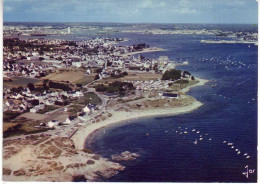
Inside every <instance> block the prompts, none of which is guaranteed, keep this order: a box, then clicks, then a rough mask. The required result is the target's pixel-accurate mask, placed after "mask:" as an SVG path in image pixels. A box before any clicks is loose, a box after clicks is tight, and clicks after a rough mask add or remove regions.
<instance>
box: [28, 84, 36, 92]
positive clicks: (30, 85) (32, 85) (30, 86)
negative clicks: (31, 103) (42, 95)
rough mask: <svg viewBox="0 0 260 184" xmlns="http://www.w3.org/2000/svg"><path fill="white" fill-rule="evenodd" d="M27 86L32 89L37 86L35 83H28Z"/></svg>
mask: <svg viewBox="0 0 260 184" xmlns="http://www.w3.org/2000/svg"><path fill="white" fill-rule="evenodd" d="M27 88H29V90H30V91H34V90H35V86H34V84H33V83H28V84H27Z"/></svg>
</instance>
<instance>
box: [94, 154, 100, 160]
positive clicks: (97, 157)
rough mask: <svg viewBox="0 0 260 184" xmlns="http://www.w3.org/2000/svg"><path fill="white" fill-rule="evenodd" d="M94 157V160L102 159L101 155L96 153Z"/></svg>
mask: <svg viewBox="0 0 260 184" xmlns="http://www.w3.org/2000/svg"><path fill="white" fill-rule="evenodd" d="M92 158H93V159H94V160H99V159H100V156H98V155H94V156H93V157H92Z"/></svg>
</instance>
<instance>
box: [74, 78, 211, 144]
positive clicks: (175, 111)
mask: <svg viewBox="0 0 260 184" xmlns="http://www.w3.org/2000/svg"><path fill="white" fill-rule="evenodd" d="M197 79H198V78H197ZM198 80H199V82H198V83H197V84H194V85H192V86H187V87H186V88H184V89H182V92H187V91H189V90H190V89H191V88H192V87H196V86H202V85H204V84H205V83H206V82H208V80H205V79H198ZM202 105H203V104H202V103H201V102H199V101H197V100H196V99H195V98H194V101H193V102H192V103H190V104H189V105H186V106H181V107H172V108H161V109H148V110H141V111H131V112H123V111H121V112H116V111H113V112H112V111H111V112H110V113H111V114H112V117H110V118H108V119H106V120H104V121H102V122H98V123H92V124H88V125H85V126H83V127H81V128H79V129H78V131H77V132H76V133H75V134H74V135H73V136H72V137H71V139H72V141H73V142H74V145H75V147H76V149H84V148H85V145H86V142H87V141H88V138H89V137H90V135H91V134H92V133H94V132H95V131H97V130H98V129H100V128H103V127H105V126H109V125H112V124H116V123H120V122H125V121H127V120H130V119H137V118H143V117H158V116H169V115H170V116H174V115H179V114H184V113H188V112H191V111H193V110H196V109H198V108H199V107H200V106H202Z"/></svg>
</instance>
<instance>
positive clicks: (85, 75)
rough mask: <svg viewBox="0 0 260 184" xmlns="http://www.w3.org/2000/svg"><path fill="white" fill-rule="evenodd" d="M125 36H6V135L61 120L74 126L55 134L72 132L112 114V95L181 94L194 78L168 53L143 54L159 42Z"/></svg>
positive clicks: (118, 97) (51, 126) (34, 130)
mask: <svg viewBox="0 0 260 184" xmlns="http://www.w3.org/2000/svg"><path fill="white" fill-rule="evenodd" d="M122 41H123V39H121V38H95V39H89V40H84V41H67V40H58V39H56V40H49V39H48V40H47V39H34V38H32V39H26V40H23V39H19V38H5V39H4V64H3V65H4V70H3V75H4V94H3V96H4V122H5V123H4V127H5V128H4V137H8V136H12V135H17V134H18V135H19V134H24V133H26V134H28V133H29V134H30V133H39V132H42V131H50V130H54V129H55V127H56V128H57V127H61V126H62V125H63V127H66V126H68V125H70V126H69V128H68V129H70V131H68V132H66V135H63V134H64V133H61V132H62V131H57V130H55V131H54V133H55V135H56V136H58V135H59V136H65V137H70V136H71V135H72V134H73V133H75V131H76V130H77V128H76V127H77V126H81V125H83V124H87V123H93V122H98V121H100V120H101V119H102V118H105V117H109V116H111V114H110V113H109V111H108V107H107V106H108V105H107V104H108V103H110V104H111V103H112V101H113V99H116V101H117V103H119V102H120V100H121V102H130V101H134V100H140V99H144V98H145V97H147V98H148V96H150V97H158V98H162V97H163V96H168V97H175V98H176V97H178V95H179V94H178V90H180V89H181V85H184V84H185V85H187V84H188V83H189V81H192V80H194V77H193V76H191V74H190V73H189V72H187V71H184V72H181V71H180V70H175V69H174V67H175V63H174V62H171V61H169V58H168V57H166V56H161V57H159V58H157V59H148V58H145V57H144V56H142V55H141V53H142V52H153V51H160V49H159V48H150V47H149V45H147V44H145V43H139V44H136V45H132V46H125V45H121V44H120V43H121V42H122ZM137 54H139V55H138V56H135V55H137ZM184 79H185V80H184ZM175 83H176V84H175ZM167 91H175V93H174V94H170V93H166V92H167ZM124 107H126V104H124ZM110 108H111V106H110ZM117 109H120V108H119V107H118V106H117ZM72 122H74V123H72ZM21 124H22V125H21ZM25 125H26V126H25ZM28 126H29V128H28ZM17 129H18V130H17ZM14 130H15V131H14Z"/></svg>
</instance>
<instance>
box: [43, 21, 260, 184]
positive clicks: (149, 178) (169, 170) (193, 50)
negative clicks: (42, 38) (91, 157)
mask: <svg viewBox="0 0 260 184" xmlns="http://www.w3.org/2000/svg"><path fill="white" fill-rule="evenodd" d="M82 25H83V24H82ZM86 25H94V26H99V27H100V28H103V27H107V26H109V27H113V28H114V29H115V30H119V31H120V30H124V29H131V30H136V29H137V30H138V29H143V28H151V29H152V28H163V29H219V30H228V31H249V32H257V26H254V25H219V24H218V25H213V24H212V25H206V24H201V25H196V24H144V25H143V24H137V25H132V24H98V23H97V24H86ZM59 26H61V25H59ZM62 26H64V27H66V26H68V25H63V24H62ZM70 26H72V27H73V24H71V25H70ZM72 30H73V29H72ZM97 36H102V37H121V38H128V39H129V41H127V42H123V43H121V44H122V45H124V44H128V45H130V44H138V43H142V42H145V43H147V44H149V45H150V46H156V47H160V48H164V49H167V51H162V52H154V53H144V54H142V55H143V56H145V57H147V58H158V57H159V56H168V57H169V59H170V60H172V61H175V62H184V61H188V63H189V64H188V65H184V66H178V67H177V69H181V70H187V71H189V72H190V73H192V75H194V76H195V78H196V77H199V78H203V79H208V80H210V82H209V83H208V84H207V85H206V86H200V87H194V88H192V89H191V90H190V91H189V92H188V94H189V95H191V96H193V97H195V98H196V99H197V100H199V101H200V102H202V103H203V104H204V105H203V106H202V107H200V108H199V109H197V110H195V111H192V112H189V113H186V114H181V115H177V116H166V117H151V118H140V119H135V120H129V121H126V122H124V123H119V124H115V125H112V126H109V127H105V128H102V129H100V130H98V131H96V132H95V133H94V134H92V138H91V141H89V142H87V143H86V147H87V148H90V149H92V150H93V151H94V152H95V153H97V154H100V155H102V156H103V157H106V158H108V159H111V155H113V154H120V153H121V152H124V151H130V152H134V153H138V154H139V155H140V157H138V158H137V159H136V160H133V161H125V162H123V161H122V162H120V163H121V164H122V165H124V166H125V167H126V168H125V170H124V171H122V172H119V173H118V174H117V175H115V176H114V177H112V178H109V179H105V178H102V179H101V180H100V181H109V182H243V183H244V182H256V181H257V174H256V173H257V58H258V55H257V54H258V53H257V49H258V47H257V46H255V45H250V46H249V45H248V44H205V43H201V42H200V40H202V39H203V40H207V39H208V40H213V39H228V38H223V37H222V38H221V37H220V38H219V37H218V38H217V37H215V36H213V35H149V34H137V33H120V32H111V33H103V35H102V34H101V33H99V34H97V32H96V31H93V32H91V31H85V32H77V33H74V34H73V35H66V36H63V37H62V38H63V39H71V40H84V39H88V38H92V37H97ZM48 38H49V39H52V38H60V37H59V36H51V37H48ZM193 129H195V130H196V131H194V132H193V131H192V130H193ZM104 130H106V131H105V133H104ZM180 130H181V131H182V132H183V131H187V132H188V133H187V134H180V133H179V132H180ZM176 131H178V133H176ZM197 131H199V133H197ZM147 134H149V136H147ZM206 134H207V135H206ZM200 135H201V136H202V138H203V139H202V140H199V139H200V138H201V137H200ZM196 139H197V140H198V143H197V144H194V141H195V140H196ZM223 141H227V142H228V143H233V146H234V148H233V149H232V148H231V146H228V145H227V143H226V144H224V143H223ZM236 149H238V150H239V151H240V154H237V153H238V151H236ZM245 153H247V155H249V156H250V158H249V159H246V156H245V155H244V154H245ZM246 166H248V168H249V171H250V173H249V175H248V178H247V177H246V176H245V175H243V174H242V173H243V172H246V171H247V168H246Z"/></svg>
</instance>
